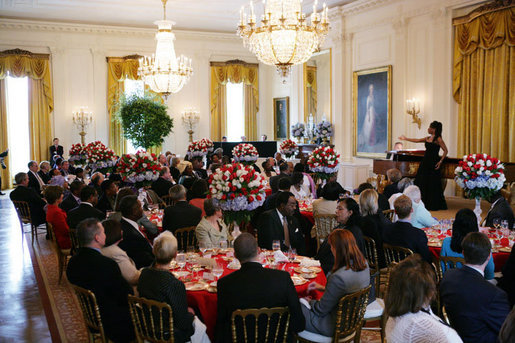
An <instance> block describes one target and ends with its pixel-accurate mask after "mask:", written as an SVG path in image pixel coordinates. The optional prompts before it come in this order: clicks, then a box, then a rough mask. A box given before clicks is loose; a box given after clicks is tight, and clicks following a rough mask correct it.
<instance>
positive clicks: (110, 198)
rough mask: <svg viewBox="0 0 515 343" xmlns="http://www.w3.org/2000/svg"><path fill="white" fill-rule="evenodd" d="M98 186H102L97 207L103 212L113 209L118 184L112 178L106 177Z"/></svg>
mask: <svg viewBox="0 0 515 343" xmlns="http://www.w3.org/2000/svg"><path fill="white" fill-rule="evenodd" d="M100 187H101V188H102V195H101V196H100V198H99V199H98V204H97V208H98V209H99V210H100V211H102V212H103V213H107V211H109V212H112V211H114V201H115V200H116V193H118V186H117V185H116V183H114V182H113V180H110V179H106V180H104V181H103V182H102V184H101V185H100Z"/></svg>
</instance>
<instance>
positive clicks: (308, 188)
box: [292, 162, 316, 198]
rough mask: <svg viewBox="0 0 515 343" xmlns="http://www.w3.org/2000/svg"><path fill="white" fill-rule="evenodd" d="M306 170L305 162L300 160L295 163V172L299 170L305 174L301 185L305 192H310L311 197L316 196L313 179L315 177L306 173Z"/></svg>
mask: <svg viewBox="0 0 515 343" xmlns="http://www.w3.org/2000/svg"><path fill="white" fill-rule="evenodd" d="M304 170H305V164H303V163H300V162H299V163H297V164H295V167H293V172H299V173H302V175H303V179H302V183H301V187H302V189H303V190H304V192H305V193H306V194H308V196H309V197H311V198H316V185H315V181H313V178H312V177H311V175H309V174H308V173H306V172H305V171H304ZM292 175H293V174H292Z"/></svg>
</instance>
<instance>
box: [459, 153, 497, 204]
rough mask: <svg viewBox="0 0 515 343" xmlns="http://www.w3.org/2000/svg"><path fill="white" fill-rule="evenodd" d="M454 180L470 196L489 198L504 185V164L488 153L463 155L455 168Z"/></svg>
mask: <svg viewBox="0 0 515 343" xmlns="http://www.w3.org/2000/svg"><path fill="white" fill-rule="evenodd" d="M454 175H456V176H455V177H454V180H455V181H456V183H457V184H458V186H460V187H461V188H463V189H464V190H465V196H467V197H468V198H483V199H488V198H490V197H491V196H492V195H494V194H496V193H497V192H498V191H499V190H500V189H501V188H502V187H503V185H504V182H505V181H506V176H505V175H504V165H503V164H502V163H501V161H499V159H497V158H495V157H491V156H489V155H487V154H470V155H467V156H463V160H462V161H460V162H459V163H458V167H456V169H455V170H454Z"/></svg>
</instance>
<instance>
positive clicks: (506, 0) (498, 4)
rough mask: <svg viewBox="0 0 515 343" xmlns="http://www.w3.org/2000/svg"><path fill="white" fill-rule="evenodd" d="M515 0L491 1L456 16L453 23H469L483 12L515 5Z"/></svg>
mask: <svg viewBox="0 0 515 343" xmlns="http://www.w3.org/2000/svg"><path fill="white" fill-rule="evenodd" d="M514 6H515V0H494V1H492V2H489V3H487V4H485V5H483V6H481V7H478V8H476V9H475V10H473V11H472V12H470V13H469V14H467V15H464V16H462V17H458V18H454V19H453V20H452V24H453V25H461V24H465V23H469V22H471V21H472V20H474V19H476V18H477V17H480V16H482V15H483V14H487V13H491V12H495V11H499V10H503V9H506V8H510V7H514Z"/></svg>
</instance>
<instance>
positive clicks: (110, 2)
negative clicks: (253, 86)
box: [0, 0, 355, 32]
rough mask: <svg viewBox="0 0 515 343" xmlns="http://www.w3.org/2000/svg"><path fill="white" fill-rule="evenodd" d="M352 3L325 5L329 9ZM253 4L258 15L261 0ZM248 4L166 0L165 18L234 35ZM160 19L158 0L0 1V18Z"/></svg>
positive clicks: (138, 22) (146, 22) (137, 23)
mask: <svg viewBox="0 0 515 343" xmlns="http://www.w3.org/2000/svg"><path fill="white" fill-rule="evenodd" d="M353 1H355V0H326V3H327V5H328V6H329V7H330V8H331V7H334V6H338V5H343V4H347V3H350V2H353ZM313 2H314V0H304V2H303V9H304V11H305V13H306V14H310V13H311V11H312V8H313ZM254 3H255V6H256V9H258V11H257V12H258V13H261V12H262V11H261V0H254ZM248 4H249V1H248V0H168V4H167V16H168V19H169V20H173V21H175V22H176V26H175V28H176V29H182V30H199V31H213V32H235V30H236V25H237V22H238V19H239V10H240V7H241V6H242V5H247V6H248ZM321 8H322V1H321V0H320V1H319V4H318V9H319V10H320V9H321ZM162 16H163V11H162V5H161V1H160V0H0V18H1V17H3V18H18V19H30V20H42V21H59V22H73V23H86V24H101V25H116V26H132V27H144V28H153V27H155V26H154V24H153V22H154V21H155V20H159V19H161V18H162Z"/></svg>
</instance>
